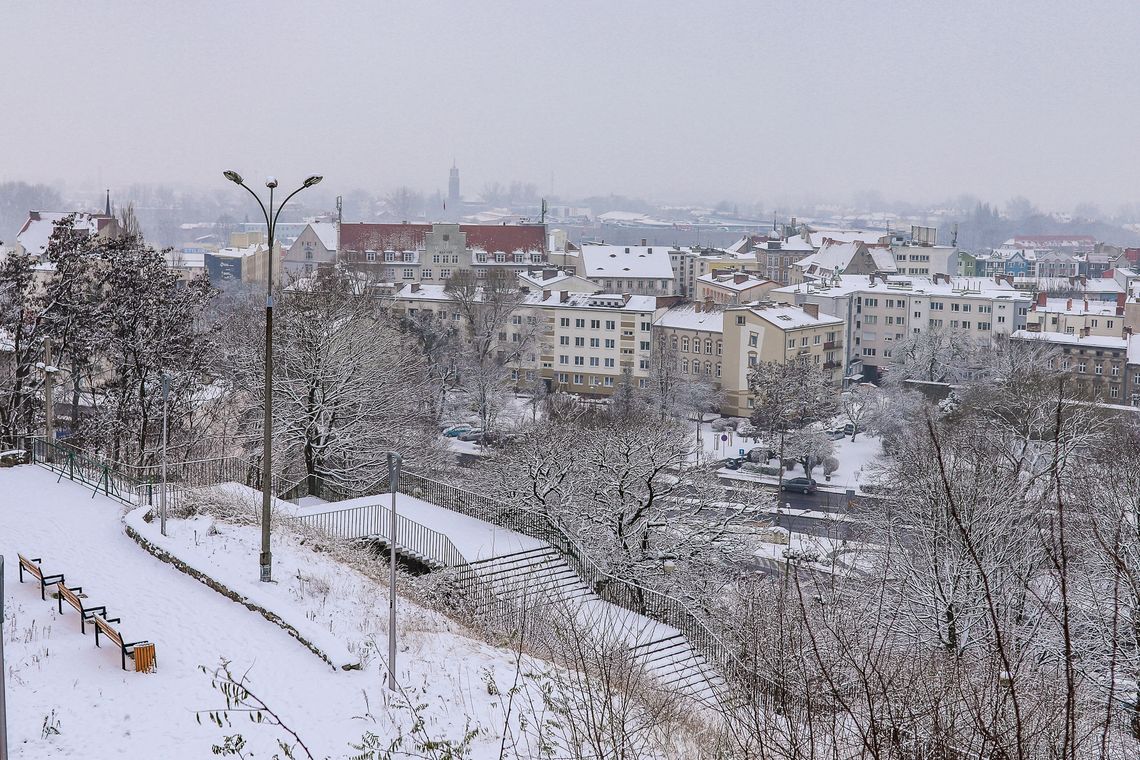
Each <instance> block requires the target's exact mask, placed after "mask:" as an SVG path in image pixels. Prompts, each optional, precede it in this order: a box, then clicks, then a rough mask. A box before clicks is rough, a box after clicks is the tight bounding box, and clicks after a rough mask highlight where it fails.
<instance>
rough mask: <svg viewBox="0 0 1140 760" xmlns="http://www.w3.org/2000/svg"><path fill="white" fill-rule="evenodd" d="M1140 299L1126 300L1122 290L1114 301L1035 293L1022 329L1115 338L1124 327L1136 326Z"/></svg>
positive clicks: (1139, 325) (1137, 325)
mask: <svg viewBox="0 0 1140 760" xmlns="http://www.w3.org/2000/svg"><path fill="white" fill-rule="evenodd" d="M1138 318H1140V303H1132V304H1128V303H1127V302H1126V300H1125V297H1124V294H1123V293H1118V294H1117V299H1116V300H1115V301H1097V300H1093V301H1090V300H1089V299H1087V298H1080V297H1078V298H1050V297H1049V296H1048V294H1047V293H1044V292H1041V293H1038V294H1037V299H1036V300H1035V301H1034V303H1033V306H1032V308H1030V310H1029V314H1028V315H1027V317H1026V325H1025V329H1027V330H1029V331H1030V332H1059V333H1065V334H1067V335H1082V334H1085V335H1097V336H1104V337H1116V338H1119V337H1120V336H1121V335H1123V334H1124V331H1125V329H1126V328H1131V329H1137V328H1140V324H1136V322H1137V319H1138Z"/></svg>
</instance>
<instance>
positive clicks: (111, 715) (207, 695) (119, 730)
mask: <svg viewBox="0 0 1140 760" xmlns="http://www.w3.org/2000/svg"><path fill="white" fill-rule="evenodd" d="M55 480H56V476H54V475H52V474H51V473H48V472H46V471H45V470H42V469H40V468H38V467H34V466H23V467H17V468H12V469H8V470H0V494H2V496H0V553H3V555H4V557H5V561H6V569H7V573H6V577H5V583H4V588H3V593H4V594H5V597H6V599H7V605H6V609H5V619H4V621H3V626H2V627H3V635H4V640H5V646H6V659H7V672H6V674H5V678H6V680H7V688H8V711H9V715H8V723H9V726H8V732H9V740H10V743H11V747H12V750H13V754H12V757H13V758H29V759H30V758H44V757H58V756H74V757H85V758H86V757H99V758H102V757H128V758H150V757H161V758H172V759H175V760H177V759H180V758H187V759H189V758H201V757H208V756H211V750H210V748H211V746H212V745H213V744H218V743H220V742H221V740H222V736H223V734H225V733H239V732H240V733H241V734H243V735H244V736H245V738H246V739H247V740H248V741H249V745H248V746H247V753H248V752H249V751H252V752H253V753H255V754H256V756H258V757H268V756H270V755H271V754H272V753H273V751H276V747H275V745H274V744H273V740H274V737H275V735H274V733H273V729H271V728H270V727H268V726H265V725H255V724H253V723H250V722H249V721H247V720H241V721H235V724H234V727H233V728H232V729H228V730H225V731H223V730H221V729H219V728H217V727H216V726H214V725H212V724H210V723H209V722H207V721H205V720H203V721H202V723H199V722H198V721H197V720H196V718H195V711H198V710H209V709H216V708H219V707H221V706H223V705H224V701H225V700H224V697H223V696H222V695H221V694H220V693H219V692H217V691H215V690H214V689H213V688H212V687H211V684H210V677H209V676H207V675H205V674H204V673H202V672H201V670H200V668H201V667H205V668H207V669H211V670H212V669H213V668H215V667H216V666H217V665H218V664H219V662H220V661H221V660H223V659H225V660H228V661H230V662H231V663H232V664H231V668H232V670H233V672H234V673H236V674H243V673H247V674H248V678H249V682H250V684H251V688H252V690H253V691H254V692H255V693H256V694H258V696H260V697H263V698H264V699H265V700H266V701H267V702H269V703H270V704H271V706H272V707H273V708H274V709H275V710H276V711H277V712H278V713H279V714H280V715H281V717H282V719H283V720H284V721H285V722H286V723H288V724H289V725H290V726H292V727H293V728H295V729H296V730H297V731H298V732H299V733H300V734H301V736H302V737H303V738H304V739H305V740H306V743H307V744H308V745H309V747H310V749H311V750H313V754H314V755H315V756H317V757H325V756H326V755H327V756H330V757H342V756H346V755H347V754H349V747H348V742H350V741H359V739H360V737H361V735H362V734H363V733H364V732H366V731H371V732H374V733H376V734H379V735H381V736H384V737H388V738H392V737H394V736H395V735H396V733H397V730H403V731H404V732H405V733H407V732H408V731H409V728H410V727H411V725H412V724H413V721H414V720H415V717H414V716H413V715H412V714H410V712H409V710H408V709H407V708H406V707H400V706H399V705H400V704H406V701H405V700H404V698H403V697H394V696H393V695H391V693H389V692H388V691H387V690H386V689H385V688H384V685H383V684H384V682H383V678H384V674H385V672H386V671H385V670H384V660H385V659H386V657H385V653H386V651H387V623H386V617H387V596H386V593H385V591H384V587H383V585H382V584H377V583H375V582H374V581H372V580H370V579H369V578H368V577H366V576H364V575H361V574H360V573H358V572H356V571H354V570H351V569H349V568H348V567H346V566H344V565H342V564H340V563H338V562H337V561H335V560H334V559H332V558H331V557H327V556H322V555H320V554H316V553H314V551H313V550H312V549H310V548H309V547H308V546H306V545H303V544H301V543H299V542H297V541H296V540H289V539H286V538H283V537H280V536H278V537H276V538H275V541H276V544H275V546H274V577H275V579H276V582H275V583H274V584H268V585H267V584H260V583H258V582H257V581H256V575H257V547H258V531H257V529H256V528H255V527H237V526H233V525H230V524H228V523H227V524H214V523H213V522H212V521H211V520H210V519H208V518H202V517H199V518H195V519H192V520H189V521H184V522H183V521H177V520H171V521H170V522H169V525H168V533H169V536H168V537H167V538H166V539H163V538H162V537H161V536H159V535H158V523H157V521H155V522H152V523H149V524H146V523H142V522H140V521H139V514H138V513H135V514H134V515H132V516H129V517H128V520H129V521H130V522H132V524H134V525H136V526H138V527H139V529H140V530H141V531H142V532H143V533H144V534H145V537H146V538H147V539H148V540H151V541H154V542H156V543H161V545H162V547H163V548H164V549H165V550H167V551H168V552H170V553H172V554H174V555H176V556H177V557H179V558H180V559H182V560H183V561H185V562H186V563H187V564H189V565H191V566H193V567H196V568H198V569H200V570H202V571H205V572H207V573H209V574H210V575H211V576H212V577H214V578H216V579H217V580H219V581H221V582H223V583H224V584H226V585H227V586H229V587H230V588H232V589H233V590H235V591H237V592H238V593H240V594H245V595H248V596H249V597H250V598H251V599H252V600H253V601H254V602H256V603H257V604H260V605H261V606H263V607H266V608H268V609H270V610H271V611H273V612H276V613H278V614H280V615H281V616H282V617H283V618H285V619H286V620H287V622H289V623H290V624H291V625H293V626H294V627H295V628H297V629H298V630H299V631H300V632H301V633H302V634H303V635H305V636H306V637H312V639H313V640H315V641H314V643H317V644H318V646H320V647H325V648H327V649H329V650H330V653H332V654H333V655H334V659H337V660H339V659H347V660H358V661H362V662H363V663H364V667H363V668H362V669H361V670H351V671H344V670H334V669H333V668H332V667H330V666H329V665H328V664H327V663H326V662H324V661H323V660H322V659H320V658H319V657H318V656H316V655H315V654H314V653H313V652H311V651H309V650H308V649H307V648H305V647H304V646H302V645H301V644H300V643H299V642H298V641H297V640H295V639H294V638H292V637H291V636H290V635H289V634H287V633H286V632H285V631H284V630H282V629H281V628H280V627H278V626H276V625H274V624H272V623H270V622H268V621H267V620H265V619H264V618H263V617H262V616H260V615H259V614H257V613H255V612H252V611H250V610H248V609H246V607H244V606H242V605H241V604H238V603H236V602H235V601H232V600H230V599H228V598H226V597H225V596H223V595H221V594H220V593H218V592H216V591H214V590H212V589H210V588H208V587H207V586H205V585H203V584H202V583H200V582H198V581H196V580H194V579H192V578H191V577H189V576H188V575H185V574H184V573H182V572H180V571H179V570H177V569H175V568H174V567H173V566H171V565H170V564H167V563H164V562H162V561H160V560H158V559H156V558H155V557H153V556H152V555H151V554H149V553H147V552H146V551H144V550H143V549H142V548H141V547H140V546H139V545H138V544H136V543H135V542H134V541H133V540H132V539H131V538H129V537H128V536H127V535H126V534H125V532H124V525H123V515H122V508H121V507H120V505H118V504H117V503H115V502H112V501H110V500H108V499H105V498H103V497H101V496H95V497H94V498H93V497H92V495H91V492H90V491H88V490H86V489H84V488H82V487H81V486H78V485H76V484H74V483H70V482H68V481H67V480H64V481H63V482H61V483H58V484H57V483H56V482H55ZM17 552H22V553H24V554H25V555H26V556H35V557H42V558H43V566H44V568H45V570H46V571H48V572H62V573H65V574H66V575H67V581H68V584H69V585H82V586H83V590H84V592H85V593H86V594H87V595H88V599H89V602H90V603H91V604H106V605H107V607H108V609H109V611H110V614H111V615H112V616H114V617H121V618H122V629H123V632H124V634H125V635H126V636H127V637H128V638H131V639H149V640H151V641H153V642H155V643H156V652H157V656H158V666H159V667H158V670H157V672H156V673H154V674H139V673H135V672H133V671H128V672H124V671H123V670H121V669H120V662H119V654H118V652H117V651H115V650H114V648H113V647H111V646H109V645H106V644H105V645H104V646H103V647H102V648H101V649H96V647H95V646H94V640H93V638H92V635H91V629H90V628H88V634H87V636H86V637H84V636H83V635H82V634H81V633H80V631H79V619H78V616H77V614H76V613H75V612H74V611H73V610H72V609H71V608H70V607H68V606H66V605H65V606H64V610H65V612H64V614H63V615H62V616H61V615H60V614H59V612H58V611H57V609H56V603H55V601H54V600H51V599H49V600H48V601H46V602H45V601H41V599H40V594H39V590H38V588H37V587H36V586H35V585H33V584H32V583H24V584H22V585H21V584H20V583H19V582H18V578H17V572H16V567H17ZM399 609H400V618H399V620H400V622H399V624H398V626H397V631H398V635H399V638H398V641H399V646H400V655H399V657H398V667H397V673H398V678H399V681H400V683H401V684H402V685H404V686H405V687H406V688H407V689H408V691H409V692H411V693H412V695H413V696H412V697H411V701H412V702H413V703H415V704H422V705H425V706H424V707H423V708H422V711H423V712H422V714H423V716H424V718H425V721H426V722H425V724H424V727H425V730H426V731H427V732H428V733H429V734H430V735H431V736H432V737H433V738H459V737H461V736H462V734H463V731H464V727H465V726H466V725H470V726H472V727H476V728H479V729H481V731H482V733H481V734H480V736H479V737H478V738H477V739H476V740H475V745H474V752H473V755H472V756H474V757H497V756H498V750H499V743H498V738H497V737H498V735H499V734H500V733H501V726H502V723H503V719H502V707H501V704H500V701H501V699H502V698H501V697H498V696H497V695H491V694H489V693H488V692H489V689H488V687H487V686H486V683H485V681H486V678H487V677H488V675H487V674H491V677H493V678H494V679H495V680H496V682H497V683H499V684H504V685H505V686H504V687H503V691H506V688H509V685H510V684H511V682H512V680H513V678H514V673H515V667H514V659H513V657H514V655H513V653H511V652H510V651H507V650H500V649H495V648H493V647H490V646H488V645H485V644H483V643H480V642H478V641H475V640H474V639H472V638H469V637H466V636H464V635H463V631H462V630H460V629H458V627H457V626H456V625H455V624H454V623H452V622H451V621H449V620H447V619H445V618H443V617H442V616H441V615H439V614H437V613H434V612H432V611H430V610H427V609H424V608H422V607H419V606H418V605H415V604H413V603H412V602H410V601H406V600H401V601H400V603H399ZM523 662H524V665H523V668H524V669H525V670H526V671H528V672H537V671H540V670H542V669H543V667H544V666H543V664H542V663H538V662H536V661H531V660H529V659H528V658H524V660H523ZM128 667H129V661H128ZM524 682H526V679H524ZM239 717H244V716H239ZM496 727H498V728H496ZM384 746H387V742H385V745H384Z"/></svg>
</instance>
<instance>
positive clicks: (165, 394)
mask: <svg viewBox="0 0 1140 760" xmlns="http://www.w3.org/2000/svg"><path fill="white" fill-rule="evenodd" d="M169 397H170V378H169V377H168V376H167V375H165V374H164V375H163V376H162V495H161V496H160V498H161V499H162V501H161V502H160V504H161V506H160V507H159V511H160V513H161V519H160V520H159V526H160V528H161V532H162V535H164V536H165V535H166V441H167V432H166V429H167V423H166V409H167V400H168V399H169Z"/></svg>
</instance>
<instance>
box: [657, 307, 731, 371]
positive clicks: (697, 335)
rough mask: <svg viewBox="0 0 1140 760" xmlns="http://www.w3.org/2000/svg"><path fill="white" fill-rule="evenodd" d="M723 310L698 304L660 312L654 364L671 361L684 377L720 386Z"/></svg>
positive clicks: (722, 350) (722, 351)
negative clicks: (701, 379)
mask: <svg viewBox="0 0 1140 760" xmlns="http://www.w3.org/2000/svg"><path fill="white" fill-rule="evenodd" d="M723 329H724V309H723V307H722V306H718V305H716V304H713V303H712V302H704V301H695V302H690V303H683V304H679V305H676V306H673V307H672V308H669V309H664V310H660V311H659V312H658V316H657V318H656V319H655V320H654V321H653V351H654V355H653V361H655V362H659V361H671V362H673V363H674V364H675V368H676V370H677V372H678V373H679V374H680V376H681V377H683V378H684V377H690V378H693V377H705V378H707V379H708V380H710V381H711V382H712V383H713V384H714V386H715V387H716V388H720V387H721V374H722V361H723V355H724V344H723V338H724V333H723Z"/></svg>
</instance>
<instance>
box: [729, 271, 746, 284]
mask: <svg viewBox="0 0 1140 760" xmlns="http://www.w3.org/2000/svg"><path fill="white" fill-rule="evenodd" d="M732 281H733V282H734V283H735V284H737V285H739V284H740V283H742V282H748V275H746V274H744V273H743V272H737V273H736V274H734V275H733V276H732Z"/></svg>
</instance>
